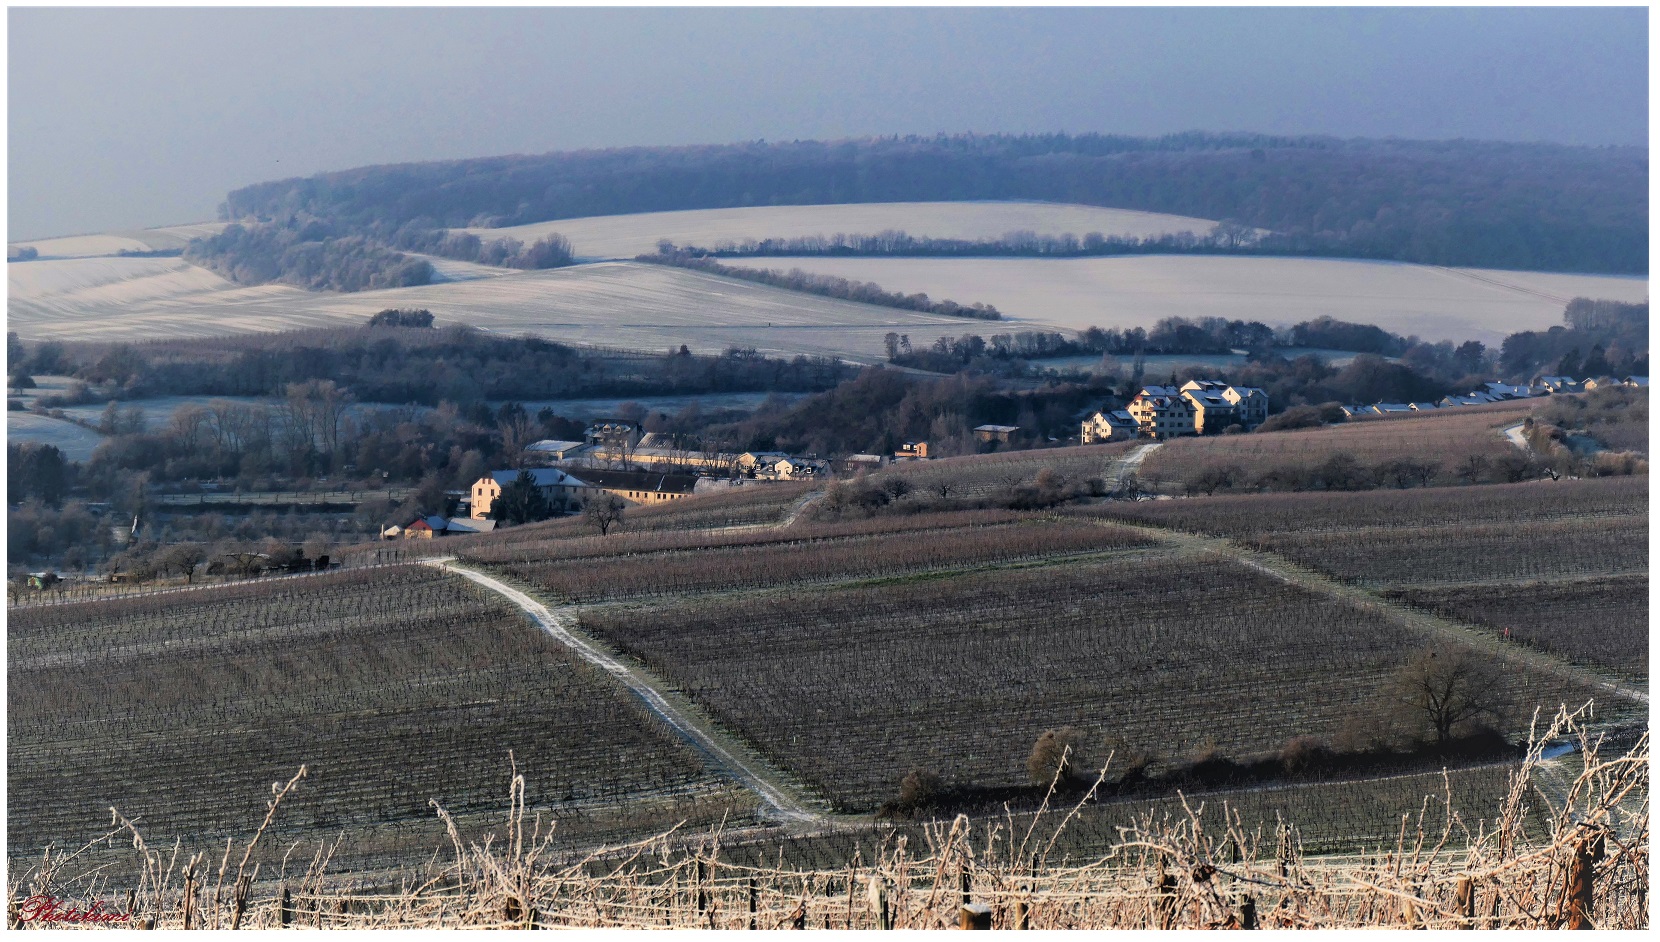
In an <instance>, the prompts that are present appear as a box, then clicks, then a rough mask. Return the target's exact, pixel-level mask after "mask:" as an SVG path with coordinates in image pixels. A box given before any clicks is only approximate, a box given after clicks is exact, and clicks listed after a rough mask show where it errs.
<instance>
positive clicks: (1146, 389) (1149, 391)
mask: <svg viewBox="0 0 1660 942" xmlns="http://www.w3.org/2000/svg"><path fill="white" fill-rule="evenodd" d="M1181 394H1182V391H1181V389H1180V388H1178V387H1176V386H1143V387H1141V395H1143V396H1147V397H1149V398H1151V397H1153V396H1180V395H1181Z"/></svg>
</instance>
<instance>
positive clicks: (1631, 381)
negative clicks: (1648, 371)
mask: <svg viewBox="0 0 1660 942" xmlns="http://www.w3.org/2000/svg"><path fill="white" fill-rule="evenodd" d="M1624 382H1625V385H1627V386H1633V387H1636V388H1637V389H1647V388H1648V377H1647V376H1627V377H1626V378H1625V380H1624Z"/></svg>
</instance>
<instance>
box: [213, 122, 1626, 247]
mask: <svg viewBox="0 0 1660 942" xmlns="http://www.w3.org/2000/svg"><path fill="white" fill-rule="evenodd" d="M1647 180H1648V156H1647V150H1646V148H1641V147H1602V148H1592V147H1569V146H1561V145H1551V144H1517V143H1497V142H1482V141H1402V140H1367V139H1349V140H1340V139H1337V138H1331V137H1274V136H1268V135H1260V134H1204V133H1186V134H1175V135H1166V136H1163V137H1154V138H1137V137H1128V136H1119V135H1096V134H1087V135H1065V134H1027V135H939V136H934V137H920V136H910V137H882V138H867V139H862V140H847V141H833V142H828V141H794V142H789V143H762V142H751V143H744V144H733V145H725V146H694V147H636V148H626V149H616V150H598V151H582V152H574V153H554V154H544V155H539V156H511V157H492V158H481V159H477V160H460V161H445V162H441V163H418V164H399V165H390V166H380V167H366V168H359V169H356V170H349V171H342V172H336V173H324V174H318V175H316V176H312V177H306V178H294V179H288V180H279V181H273V182H269V183H260V184H255V185H253V186H248V187H243V188H241V189H238V190H235V191H233V192H232V193H230V194H229V195H228V197H227V198H226V201H225V204H224V206H223V210H222V213H223V218H226V219H244V218H250V217H251V218H258V219H264V220H279V219H286V218H288V217H289V216H291V215H294V214H307V215H310V216H315V217H318V218H324V219H330V220H334V221H336V222H338V223H339V224H341V225H344V226H347V227H351V228H353V229H355V230H363V231H367V227H370V226H376V225H378V226H385V227H391V228H393V229H396V228H397V227H400V226H403V225H405V224H407V223H411V222H417V223H419V225H420V226H421V227H423V228H432V229H443V228H458V227H463V226H489V227H496V226H511V225H519V224H523V223H530V222H539V221H542V220H548V219H564V218H574V217H582V216H603V215H614V214H621V213H642V212H657V211H665V210H681V209H712V208H723V207H735V206H769V205H798V204H821V203H861V202H903V201H919V200H998V199H1002V200H1007V199H1030V200H1049V201H1056V202H1067V203H1082V204H1087V205H1095V206H1111V207H1120V208H1125V209H1138V210H1146V211H1151V212H1163V213H1174V214H1179V215H1185V216H1194V217H1198V218H1203V219H1225V220H1232V221H1234V222H1236V223H1237V224H1238V225H1241V226H1245V227H1251V228H1260V229H1267V230H1271V231H1272V232H1273V233H1274V234H1275V235H1274V238H1275V239H1276V240H1277V245H1278V248H1279V249H1280V250H1282V251H1288V252H1293V251H1294V252H1298V253H1303V254H1325V255H1337V256H1345V257H1364V258H1382V259H1394V260H1399V261H1411V262H1421V263H1426V264H1438V265H1470V266H1478V267H1479V266H1489V267H1498V268H1517V269H1547V270H1564V271H1600V272H1631V273H1640V272H1646V271H1647V256H1648V222H1647V217H1648V197H1647Z"/></svg>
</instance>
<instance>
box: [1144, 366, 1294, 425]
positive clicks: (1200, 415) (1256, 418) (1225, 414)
mask: <svg viewBox="0 0 1660 942" xmlns="http://www.w3.org/2000/svg"><path fill="white" fill-rule="evenodd" d="M1147 388H1148V389H1160V390H1164V389H1168V388H1169V387H1167V386H1160V387H1147ZM1179 393H1180V394H1181V395H1182V396H1183V397H1184V398H1186V399H1187V400H1188V401H1189V402H1191V403H1193V408H1194V424H1195V426H1196V427H1197V429H1198V431H1199V433H1200V434H1204V432H1205V429H1206V428H1207V427H1208V428H1210V429H1212V430H1214V429H1218V428H1221V427H1224V426H1227V425H1229V424H1232V421H1233V420H1234V419H1238V421H1239V424H1240V425H1243V426H1245V428H1246V429H1247V430H1249V429H1254V428H1256V427H1257V426H1259V425H1261V424H1262V423H1264V422H1266V421H1268V394H1267V393H1265V392H1263V391H1262V390H1261V389H1259V388H1257V387H1255V386H1233V385H1230V384H1228V383H1224V382H1222V381H1221V380H1215V379H1195V380H1189V381H1188V382H1186V383H1184V384H1183V385H1182V386H1181V388H1180V390H1179ZM1160 394H1162V393H1160ZM1216 397H1220V398H1221V400H1222V401H1223V402H1225V403H1226V405H1225V406H1224V405H1222V404H1221V403H1218V402H1217V401H1216ZM1230 407H1231V411H1230Z"/></svg>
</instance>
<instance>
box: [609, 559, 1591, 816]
mask: <svg viewBox="0 0 1660 942" xmlns="http://www.w3.org/2000/svg"><path fill="white" fill-rule="evenodd" d="M1196 571H1197V572H1202V573H1203V576H1202V577H1201V578H1195V577H1194V573H1195V572H1196ZM581 620H582V625H583V628H584V629H585V630H587V631H589V632H591V633H594V634H597V635H599V636H601V637H604V638H606V639H607V640H609V641H611V642H612V643H614V644H616V645H618V646H619V647H620V648H622V649H623V650H624V651H626V652H628V653H631V654H633V655H635V656H637V657H639V658H640V659H641V660H642V661H643V662H645V663H646V664H647V665H648V667H650V668H651V669H652V670H653V671H654V672H657V673H659V674H660V675H662V676H664V677H666V678H668V679H669V680H670V681H671V682H672V683H674V684H675V685H676V686H677V687H679V688H680V689H681V690H683V691H685V692H686V694H687V695H688V696H690V697H691V698H692V699H693V700H694V701H695V702H697V703H699V704H700V705H701V706H703V707H705V708H706V709H708V710H709V711H710V712H711V713H713V714H714V715H715V716H716V717H717V718H719V719H720V720H722V721H723V722H725V723H726V724H727V725H728V726H730V727H731V728H733V729H735V730H737V731H738V732H739V733H740V734H741V735H743V736H744V737H745V738H746V739H748V740H750V741H751V742H754V743H757V744H758V745H759V747H760V748H761V749H762V750H763V752H765V753H767V754H768V755H769V756H771V757H772V758H773V760H774V761H775V762H777V763H779V764H780V765H782V766H783V767H785V768H788V769H789V770H791V771H792V772H793V773H794V774H795V775H796V776H798V777H800V778H802V779H803V780H805V781H808V782H811V783H814V784H815V785H816V786H817V787H818V788H819V789H821V790H822V791H823V792H824V793H825V794H826V795H827V797H829V798H830V799H831V801H832V802H833V803H834V804H836V805H838V806H840V807H844V808H848V809H859V810H868V809H870V808H873V807H874V806H875V805H877V804H879V803H880V802H881V801H883V800H885V799H888V798H891V797H893V795H894V794H895V792H896V789H897V786H898V784H899V779H900V778H901V777H902V776H903V775H904V774H905V773H906V772H907V771H908V770H910V769H924V770H931V771H935V772H937V773H938V774H940V775H942V776H944V777H947V778H949V779H952V780H956V781H959V782H966V783H971V784H973V785H976V786H982V787H996V786H1010V785H1018V784H1021V783H1023V782H1024V780H1025V758H1026V755H1027V753H1028V752H1029V751H1030V749H1031V746H1032V743H1033V742H1034V741H1035V740H1036V738H1037V736H1038V734H1039V733H1040V732H1042V731H1043V730H1044V729H1049V728H1055V727H1059V726H1064V725H1071V726H1075V727H1078V728H1080V729H1082V730H1084V731H1085V732H1086V733H1087V734H1088V735H1090V736H1091V737H1093V738H1094V739H1097V740H1099V739H1104V738H1106V737H1109V736H1111V737H1120V738H1121V739H1122V740H1123V741H1124V742H1125V744H1126V745H1127V746H1129V747H1133V748H1135V749H1139V750H1143V751H1147V752H1150V753H1152V754H1154V755H1155V756H1156V757H1157V761H1158V762H1160V763H1168V762H1171V761H1173V760H1174V761H1179V760H1182V759H1185V758H1187V757H1189V756H1190V755H1191V754H1192V753H1194V752H1195V751H1197V750H1199V748H1200V747H1201V746H1202V745H1205V744H1207V742H1213V743H1214V745H1215V747H1216V748H1217V749H1218V750H1220V752H1222V753H1223V754H1226V755H1233V756H1242V755H1248V754H1253V753H1260V752H1268V751H1274V750H1277V749H1278V748H1279V747H1280V745H1281V744H1282V743H1283V742H1284V741H1285V740H1286V739H1287V738H1289V737H1291V736H1294V735H1299V734H1312V735H1323V736H1331V735H1333V734H1335V733H1336V732H1337V731H1338V730H1339V728H1340V727H1342V725H1343V724H1344V723H1345V721H1347V720H1348V719H1349V718H1351V717H1352V716H1354V715H1355V714H1356V712H1357V711H1360V710H1362V709H1364V708H1365V707H1364V705H1365V704H1366V703H1367V701H1368V699H1369V698H1370V697H1372V696H1373V695H1375V694H1376V693H1377V691H1378V689H1379V687H1380V686H1381V685H1382V684H1383V683H1384V681H1385V680H1386V678H1388V677H1389V676H1390V674H1391V673H1392V672H1393V671H1394V670H1395V669H1396V668H1397V667H1398V666H1399V665H1400V664H1402V663H1403V662H1404V660H1405V659H1406V657H1408V656H1409V654H1410V653H1411V652H1412V651H1413V650H1415V649H1416V648H1417V646H1418V645H1420V644H1421V643H1422V642H1423V639H1422V638H1417V637H1413V636H1412V635H1411V634H1410V633H1409V632H1407V631H1406V630H1404V629H1402V628H1401V627H1399V626H1398V625H1397V623H1395V622H1393V621H1391V620H1389V619H1387V618H1384V617H1381V616H1379V615H1377V614H1373V613H1370V612H1367V611H1364V610H1361V609H1357V608H1353V607H1351V606H1349V605H1347V604H1345V603H1342V602H1338V601H1335V600H1332V599H1328V598H1324V597H1321V596H1317V595H1314V594H1312V593H1309V592H1306V591H1304V590H1302V589H1300V588H1298V587H1294V586H1287V585H1283V584H1282V583H1280V582H1278V581H1277V580H1275V579H1272V578H1270V577H1268V576H1265V575H1262V574H1259V573H1256V572H1253V571H1251V570H1248V569H1246V568H1244V567H1241V566H1238V565H1235V564H1233V563H1230V562H1229V561H1227V560H1226V559H1222V558H1203V557H1201V558H1193V559H1182V560H1165V561H1157V560H1155V561H1145V562H1114V563H1111V564H1106V565H1085V564H1080V565H1072V566H1063V567H1050V568H1045V569H1040V570H1025V571H1020V570H1015V571H1004V572H999V573H996V574H965V575H960V576H954V577H948V578H932V579H927V580H915V581H904V580H899V581H896V582H892V583H888V584H880V585H870V586H861V587H849V588H841V589H832V590H828V591H819V592H813V593H805V594H794V593H785V594H774V593H760V594H756V595H752V596H748V597H744V596H732V597H727V598H721V599H698V600H696V601H690V602H686V603H683V604H678V605H675V604H655V605H653V606H652V607H651V608H650V610H649V612H639V611H633V610H631V609H628V608H619V609H615V610H608V609H597V610H586V609H585V610H582V612H581ZM1507 683H1508V684H1509V685H1510V690H1509V691H1508V692H1509V693H1511V694H1513V695H1514V700H1515V702H1516V703H1517V705H1519V706H1524V707H1525V706H1526V705H1528V704H1531V703H1532V702H1533V701H1534V700H1536V699H1537V700H1539V701H1540V702H1544V703H1549V704H1551V705H1552V706H1554V704H1555V703H1556V702H1557V700H1558V699H1568V700H1573V699H1576V698H1579V699H1583V698H1584V696H1585V695H1586V694H1587V691H1586V690H1584V689H1579V688H1576V685H1574V684H1572V683H1566V682H1563V681H1559V680H1556V679H1554V678H1549V677H1544V676H1539V675H1534V674H1531V673H1529V672H1527V671H1525V670H1518V671H1514V672H1511V673H1509V674H1508V675H1507ZM783 691H788V692H789V694H788V695H787V696H784V695H782V693H781V692H783ZM1269 715H1272V716H1274V717H1276V721H1275V722H1274V723H1264V722H1263V718H1264V717H1265V716H1269Z"/></svg>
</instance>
